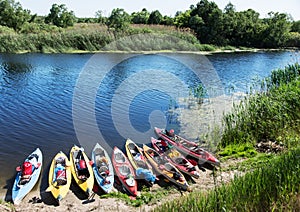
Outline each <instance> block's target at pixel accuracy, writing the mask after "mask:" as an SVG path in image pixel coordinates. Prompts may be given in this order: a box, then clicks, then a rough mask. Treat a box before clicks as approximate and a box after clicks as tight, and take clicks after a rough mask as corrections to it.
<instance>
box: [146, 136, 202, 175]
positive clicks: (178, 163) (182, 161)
mask: <svg viewBox="0 0 300 212" xmlns="http://www.w3.org/2000/svg"><path fill="white" fill-rule="evenodd" d="M151 143H152V146H153V148H154V149H155V150H156V151H157V152H159V153H161V154H162V155H164V156H166V158H167V160H168V161H169V162H170V163H172V164H173V165H174V166H175V167H176V168H177V169H178V170H179V171H181V172H183V173H185V174H187V175H189V176H191V177H194V178H197V179H198V178H199V176H200V174H199V168H198V166H195V165H193V164H192V163H191V162H190V161H188V160H187V159H186V158H185V157H184V156H183V155H182V154H181V153H180V152H179V151H178V150H177V149H175V148H173V146H172V145H171V144H169V143H168V142H167V141H164V140H158V139H155V138H153V137H151Z"/></svg>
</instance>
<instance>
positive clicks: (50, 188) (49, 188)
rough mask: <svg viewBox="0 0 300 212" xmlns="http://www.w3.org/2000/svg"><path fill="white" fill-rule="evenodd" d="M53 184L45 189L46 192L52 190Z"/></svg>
mask: <svg viewBox="0 0 300 212" xmlns="http://www.w3.org/2000/svg"><path fill="white" fill-rule="evenodd" d="M53 188H54V187H53V186H49V187H48V188H47V189H46V192H51V191H52V190H53Z"/></svg>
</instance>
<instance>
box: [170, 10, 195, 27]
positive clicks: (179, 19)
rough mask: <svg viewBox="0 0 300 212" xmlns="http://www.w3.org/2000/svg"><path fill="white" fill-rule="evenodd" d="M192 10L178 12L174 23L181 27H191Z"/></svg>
mask: <svg viewBox="0 0 300 212" xmlns="http://www.w3.org/2000/svg"><path fill="white" fill-rule="evenodd" d="M190 18H191V10H187V11H185V12H176V14H175V18H174V25H175V26H176V27H179V28H186V27H190V23H189V22H190Z"/></svg>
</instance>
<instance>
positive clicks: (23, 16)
mask: <svg viewBox="0 0 300 212" xmlns="http://www.w3.org/2000/svg"><path fill="white" fill-rule="evenodd" d="M30 19H31V15H30V11H29V10H24V9H23V8H22V6H21V4H20V3H18V2H15V1H14V0H0V25H3V26H7V27H10V28H13V29H14V30H15V31H19V30H20V29H21V28H22V26H23V24H24V23H25V22H28V21H29V20H30Z"/></svg>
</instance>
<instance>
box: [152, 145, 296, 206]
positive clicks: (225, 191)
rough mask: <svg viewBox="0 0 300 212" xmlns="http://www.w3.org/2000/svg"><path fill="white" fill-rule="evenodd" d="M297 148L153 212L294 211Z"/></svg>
mask: <svg viewBox="0 0 300 212" xmlns="http://www.w3.org/2000/svg"><path fill="white" fill-rule="evenodd" d="M299 157H300V148H298V149H296V150H292V151H290V152H288V153H286V154H283V155H282V156H280V157H278V158H276V159H274V160H272V161H270V162H269V163H267V164H265V165H264V166H262V167H260V168H258V169H256V170H254V171H253V172H249V173H247V174H245V175H244V176H243V177H240V178H236V179H234V180H233V181H232V182H231V183H230V184H229V185H222V186H220V187H217V188H215V189H214V190H211V191H209V192H207V193H203V192H194V193H192V194H190V195H188V196H187V197H183V198H181V199H179V200H178V199H177V200H176V201H172V202H168V203H165V204H163V205H162V206H160V207H159V208H156V209H155V210H154V211H227V210H228V211H274V210H276V211H277V210H278V211H292V210H294V211H297V210H299V209H300V199H299V189H300V187H299V185H300V178H299V174H300V165H299Z"/></svg>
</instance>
